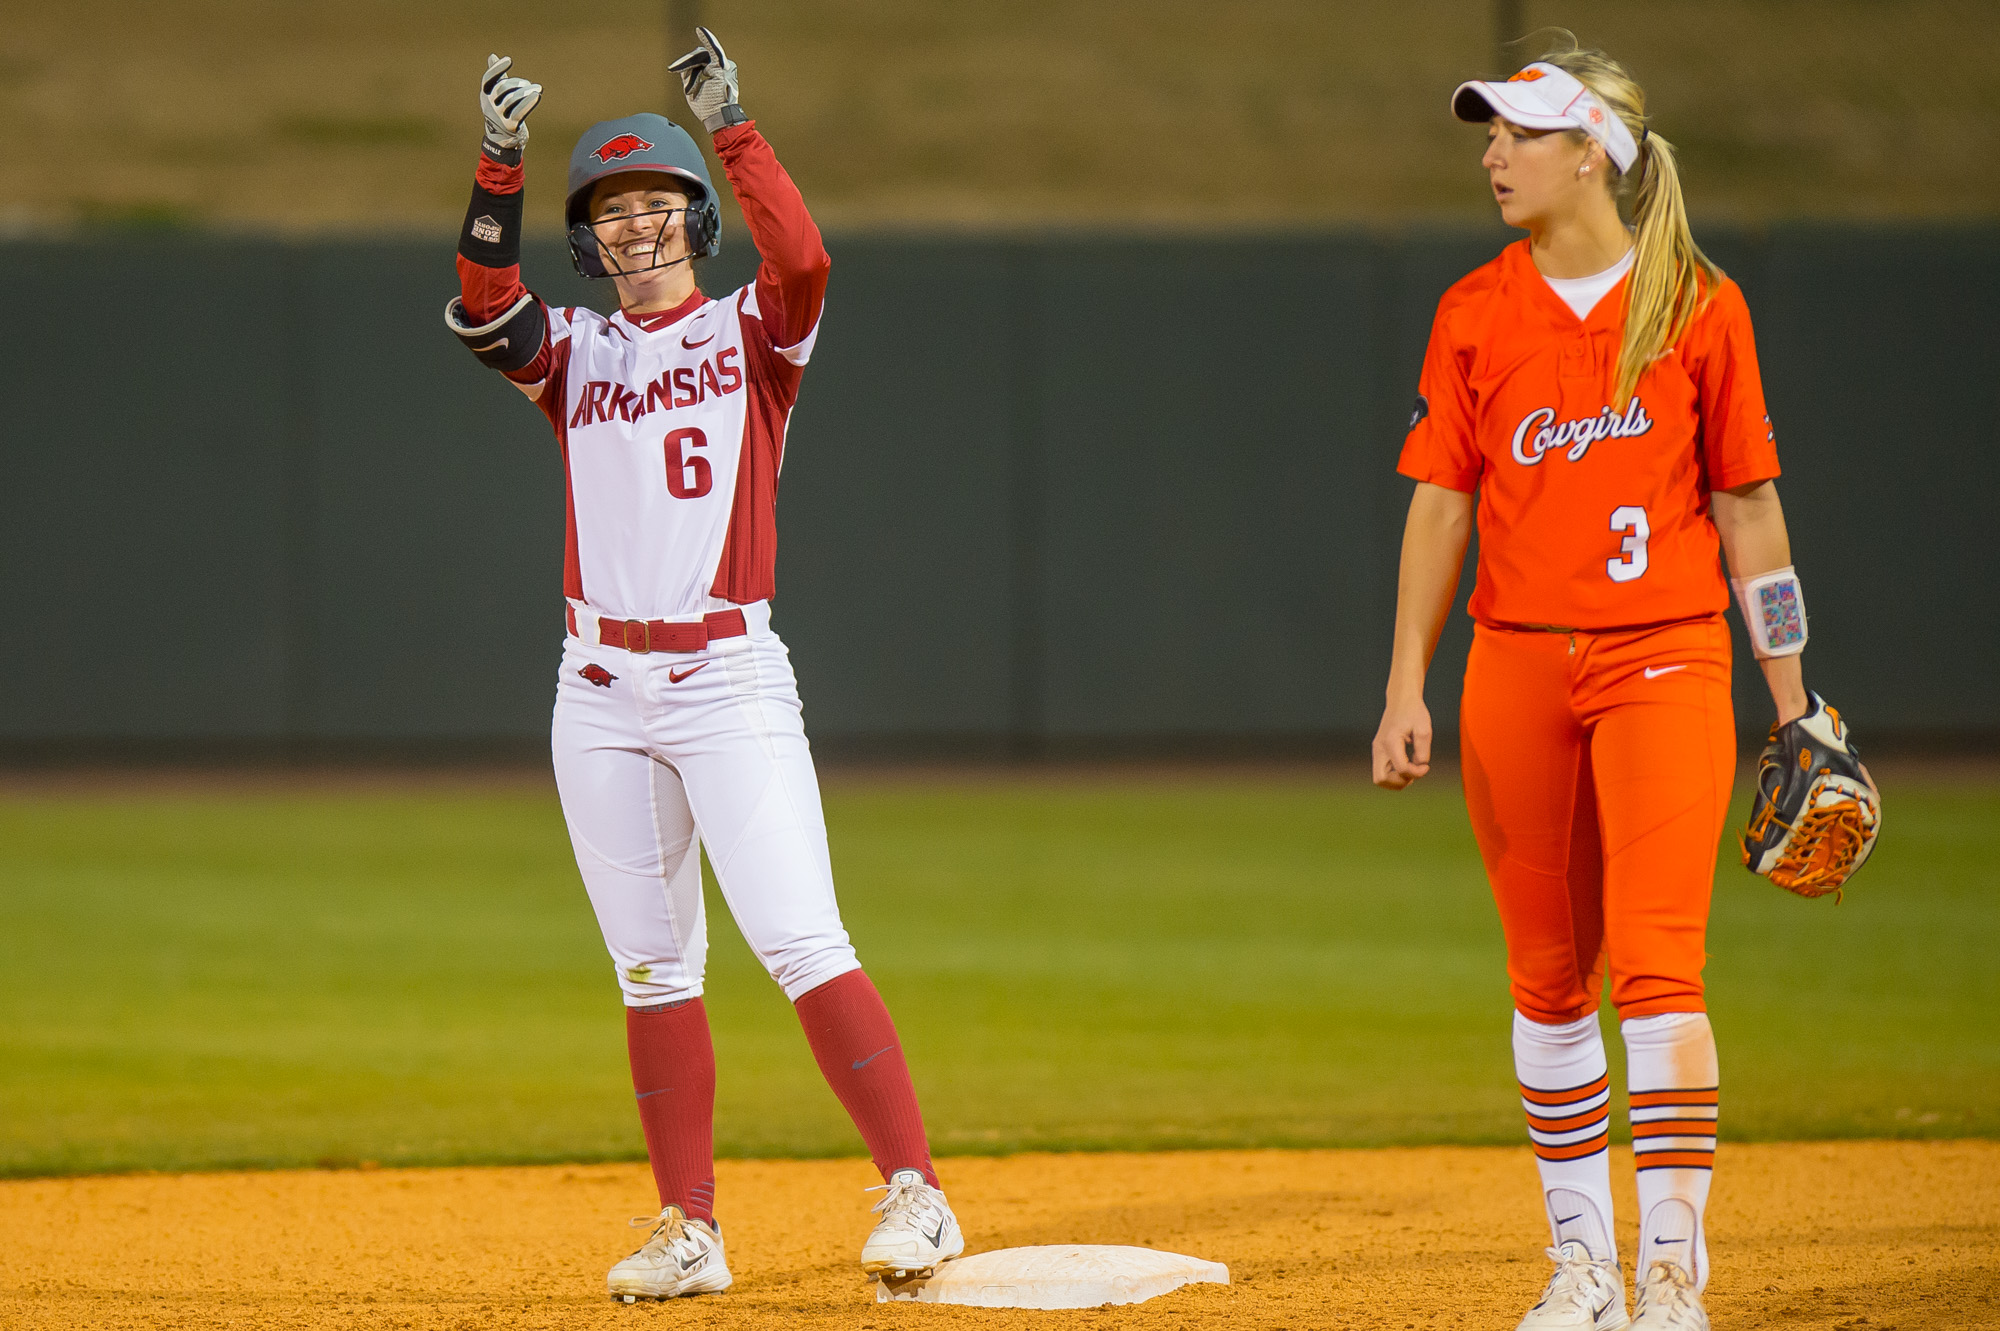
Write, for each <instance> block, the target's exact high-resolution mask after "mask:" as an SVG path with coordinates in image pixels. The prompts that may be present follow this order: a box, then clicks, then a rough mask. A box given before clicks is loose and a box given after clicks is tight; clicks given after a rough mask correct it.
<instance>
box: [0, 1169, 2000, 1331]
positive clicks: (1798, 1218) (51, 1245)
mask: <svg viewBox="0 0 2000 1331" xmlns="http://www.w3.org/2000/svg"><path fill="white" fill-rule="evenodd" d="M1720 1164H1721V1166H1722V1168H1721V1171H1720V1173H1719V1175H1718V1179H1717V1185H1716V1190H1715V1197H1714V1201H1713V1204H1712V1206H1711V1209H1710V1217H1709V1218H1710V1232H1711V1244H1712V1250H1713V1252H1714V1255H1715V1259H1716V1275H1715V1278H1714V1280H1713V1282H1712V1284H1711V1285H1710V1289H1709V1307H1710V1311H1711V1313H1712V1314H1713V1316H1714V1319H1715V1324H1716V1326H1717V1328H1718V1331H1729V1328H1744V1327H1785V1328H1813V1327H1829V1328H1832V1327H1839V1328H1842V1329H1843V1331H1890V1329H1891V1328H1895V1329H1896V1331H1910V1329H1911V1328H1920V1327H1939V1328H1944V1327H1951V1328H1963V1327H1990V1326H2000V1143H1995V1142H1858V1143H1825V1144H1807V1145H1763V1146H1758V1145H1727V1144H1726V1145H1725V1146H1724V1150H1723V1155H1722V1157H1721V1160H1720ZM1630 1169H1631V1163H1630V1154H1629V1152H1622V1151H1621V1152H1618V1153H1616V1154H1615V1155H1614V1171H1615V1172H1614V1177H1622V1179H1623V1186H1622V1191H1621V1193H1620V1196H1619V1205H1620V1207H1621V1208H1622V1211H1621V1214H1620V1217H1619V1219H1620V1221H1621V1228H1622V1229H1623V1231H1624V1234H1623V1239H1622V1241H1623V1243H1624V1245H1625V1247H1626V1250H1627V1251H1629V1250H1630V1246H1631V1244H1632V1241H1633V1236H1632V1215H1631V1211H1632V1193H1631V1185H1630V1178H1631V1172H1630ZM942 1172H943V1174H944V1178H945V1183H946V1185H947V1186H948V1188H949V1189H950V1191H951V1194H952V1197H953V1199H954V1201H955V1203H956V1205H957V1207H958V1210H959V1213H960V1215H961V1216H962V1217H963V1219H964V1221H965V1227H966V1231H967V1235H968V1239H969V1241H970V1244H971V1247H972V1249H973V1250H975V1251H977V1250H981V1249H986V1248H994V1247H1007V1246H1013V1245H1017V1244H1032V1243H1057V1242H1085V1243H1139V1244H1145V1245H1149V1246H1154V1247H1161V1248H1169V1249H1173V1250H1175V1251H1179V1252H1185V1253H1191V1254H1194V1255H1196V1256H1200V1257H1206V1258H1210V1259H1213V1260H1216V1261H1221V1262H1225V1263H1227V1264H1228V1265H1229V1268H1230V1271H1231V1273H1232V1275H1233V1276H1234V1278H1235V1284H1234V1285H1233V1286H1232V1287H1230V1288H1227V1289H1223V1288H1220V1287H1213V1286H1205V1287H1191V1288H1189V1289H1185V1290H1181V1291H1178V1292H1176V1293H1173V1294H1168V1295H1166V1296H1164V1297H1162V1298H1159V1299H1156V1300H1154V1301H1152V1302H1150V1303H1147V1304H1144V1305H1141V1306H1138V1307H1132V1308H1122V1309H1106V1310H1103V1311H1093V1312H1082V1313H1036V1312H1019V1311H987V1310H976V1309H968V1308H939V1307H926V1306H916V1305H908V1304H895V1305H887V1306H879V1307H878V1306H877V1305H876V1304H874V1303H873V1302H872V1298H873V1287H872V1286H870V1285H868V1284H867V1283H866V1282H865V1281H864V1280H863V1278H862V1277H861V1275H860V1272H859V1270H858V1268H857V1267H856V1266H855V1264H854V1257H855V1254H856V1252H857V1251H858V1249H859V1245H860V1242H861V1237H862V1235H863V1234H864V1233H865V1232H866V1229H867V1224H868V1220H869V1216H868V1211H867V1207H868V1203H869V1200H870V1199H869V1198H868V1197H867V1195H865V1194H864V1193H863V1192H862V1191H861V1189H862V1188H864V1187H866V1186H867V1185H868V1184H870V1183H872V1182H874V1181H875V1180H874V1178H873V1176H872V1171H871V1170H870V1169H869V1167H868V1166H867V1165H866V1164H865V1163H863V1162H860V1161H852V1160H835V1161H809V1162H788V1161H747V1162H724V1163H723V1164H722V1165H721V1167H720V1171H719V1179H718V1184H719V1193H720V1199H719V1200H720V1214H721V1216H722V1218H723V1224H724V1233H725V1234H726V1235H727V1236H728V1239H729V1257H730V1265H731V1267H732V1268H733V1269H734V1270H735V1272H736V1277H737V1280H736V1286H735V1288H734V1289H732V1290H730V1291H729V1292H728V1293H726V1294H723V1295H720V1296H712V1297H707V1298H702V1299H693V1300H681V1301H677V1302H675V1303H670V1304H666V1305H653V1304H641V1305H636V1306H631V1307H627V1306H622V1305H617V1304H612V1303H610V1302H608V1301H606V1300H605V1299H604V1298H603V1296H602V1294H601V1291H602V1290H603V1288H604V1285H603V1278H604V1271H605V1268H606V1267H607V1266H609V1265H610V1263H611V1262H612V1261H613V1260H615V1259H616V1258H617V1257H619V1256H621V1255H623V1253H624V1252H625V1251H626V1250H627V1249H628V1248H629V1247H630V1246H631V1245H632V1241H633V1238H632V1235H631V1234H630V1233H629V1232H628V1231H627V1230H626V1229H625V1228H624V1227H623V1225H622V1221H623V1219H624V1217H625V1216H627V1215H628V1214H634V1213H637V1212H639V1211H642V1210H645V1209H646V1208H647V1206H648V1203H649V1201H650V1198H651V1187H650V1180H649V1178H648V1176H647V1175H646V1173H645V1170H644V1168H643V1167H642V1166H636V1165H592V1166H550V1167H537V1168H493V1169H425V1170H374V1171H339V1172H336V1171H307V1172H297V1173H274V1174H191V1175H141V1176H125V1177H112V1178H80V1179H37V1180H25V1181H16V1182H8V1183H0V1236H4V1238H0V1326H5V1327H10V1328H12V1327H25V1328H44V1327H46V1328H57V1327H61V1328H96V1327H104V1328H112V1327H116V1328H119V1329H120V1331H131V1329H133V1328H153V1327H174V1328H180V1327H189V1328H192V1327H338V1328H356V1329H368V1328H394V1329H397V1331H401V1329H402V1328H410V1329H412V1331H417V1329H422V1328H466V1329H467V1331H471V1329H472V1328H480V1329H481V1331H489V1329H498V1331H506V1329H509V1328H542V1327H546V1328H551V1329H553V1328H564V1329H565V1331H567V1329H569V1328H595V1327H617V1328H626V1327H648V1328H664V1327H669V1326H676V1327H678V1326H698V1327H716V1328H728V1327H739V1326H741V1327H783V1328H786V1329H787V1331H791V1329H792V1328H805V1327H821V1326H825V1327H836V1326H837V1327H860V1328H867V1329H869V1331H888V1329H889V1328H892V1327H895V1326H909V1325H918V1324H923V1325H932V1326H937V1325H944V1324H951V1325H968V1326H969V1325H980V1326H987V1325H992V1326H1029V1325H1033V1326H1054V1325H1059V1324H1060V1325H1070V1324H1076V1323H1081V1324H1083V1325H1089V1326H1100V1325H1101V1326H1106V1327H1113V1326H1128V1325H1129V1326H1134V1327H1193V1326H1211V1325H1215V1324H1218V1323H1219V1322H1222V1321H1224V1320H1225V1319H1226V1321H1227V1323H1228V1324H1229V1325H1230V1326H1232V1327H1238V1326H1240V1327H1261V1328H1273V1329H1275V1328H1280V1327H1283V1328H1295V1329H1299V1331H1303V1328H1307V1327H1382V1328H1389V1329H1390V1331H1428V1328H1433V1327H1436V1328H1445V1327H1451V1328H1458V1327H1494V1328H1499V1329H1500V1331H1505V1329H1506V1328H1510V1327H1512V1326H1513V1325H1514V1322H1515V1320H1516V1319H1517V1318H1518V1317H1519V1316H1520V1314H1521V1312H1522V1311H1523V1310H1524V1309H1525V1308H1526V1307H1527V1305H1528V1304H1529V1303H1531V1302H1533V1299H1534V1297H1535V1295H1536V1293H1538V1292H1539V1289H1540V1286H1541V1282H1542V1278H1543V1259H1542V1257H1541V1252H1540V1249H1541V1246H1542V1243H1543V1242H1544V1238H1543V1235H1542V1234H1538V1233H1537V1229H1538V1227H1539V1221H1538V1219H1537V1215H1536V1210H1535V1201H1534V1182H1533V1180H1534V1167H1533V1162H1532V1160H1531V1158H1530V1156H1529V1154H1528V1152H1527V1150H1526V1149H1525V1148H1518V1149H1497V1148H1484V1149H1482V1148H1463V1147H1440V1148H1431V1149H1409V1150H1383V1151H1240V1152H1229V1151H1223V1152H1190V1153H1185V1154H1157V1155H1027V1156H1015V1157H1011V1158H1006V1159H964V1160H951V1161H947V1162H945V1164H944V1168H943V1171H942Z"/></svg>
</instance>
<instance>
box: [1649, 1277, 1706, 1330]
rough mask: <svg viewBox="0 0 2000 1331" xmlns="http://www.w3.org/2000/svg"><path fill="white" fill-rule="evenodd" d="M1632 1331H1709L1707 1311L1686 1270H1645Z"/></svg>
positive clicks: (1699, 1292)
mask: <svg viewBox="0 0 2000 1331" xmlns="http://www.w3.org/2000/svg"><path fill="white" fill-rule="evenodd" d="M1632 1331H1708V1310H1707V1309H1706V1308H1703V1307H1702V1306H1701V1291H1700V1290H1698V1289H1696V1288H1695V1287H1694V1277H1693V1276H1691V1275H1689V1274H1688V1269H1687V1268H1686V1267H1685V1266H1682V1265H1681V1264H1680V1263H1679V1262H1654V1263H1653V1264H1652V1265H1651V1266H1649V1267H1647V1268H1646V1276H1645V1278H1644V1279H1643V1280H1641V1281H1640V1282H1639V1298H1638V1308H1637V1315H1636V1316H1635V1317H1633V1319H1632Z"/></svg>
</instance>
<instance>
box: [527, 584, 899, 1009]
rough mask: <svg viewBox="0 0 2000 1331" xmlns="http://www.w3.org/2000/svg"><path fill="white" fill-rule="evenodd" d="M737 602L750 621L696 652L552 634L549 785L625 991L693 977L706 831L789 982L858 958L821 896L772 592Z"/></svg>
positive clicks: (745, 922)
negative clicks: (559, 645)
mask: <svg viewBox="0 0 2000 1331" xmlns="http://www.w3.org/2000/svg"><path fill="white" fill-rule="evenodd" d="M743 610H744V618H745V621H746V622H747V624H748V626H749V629H750V632H749V634H748V635H747V636H743V637H736V638H722V639H718V640H716V641H714V642H712V643H710V644H709V646H708V648H707V649H706V650H704V651H700V652H654V653H649V654H643V655H639V654H634V653H631V652H627V651H626V650H624V649H623V648H620V647H606V646H602V645H600V644H598V643H595V642H585V641H583V640H581V639H579V638H577V637H574V636H571V637H569V638H566V639H565V640H564V643H563V661H562V671H561V674H560V676H559V678H558V680H557V684H556V708H555V723H554V727H553V736H552V743H553V748H554V752H555V772H556V786H557V789H558V790H559V791H560V792H561V795H562V807H563V817H564V818H565V819H566V820H567V821H568V823H569V834H570V842H571V844H572V845H573V846H574V848H575V850H576V865H577V868H578V869H579V870H580V871H581V872H582V874H583V885H584V888H585V890H586V891H588V892H589V894H590V904H591V906H592V908H593V909H595V910H596V912H597V923H598V927H599V928H600V929H601V930H602V931H603V933H604V944H605V946H606V947H607V948H608V949H609V950H610V952H611V959H612V963H613V965H614V966H615V967H616V969H617V973H618V986H619V988H620V989H621V990H623V991H624V996H625V1002H626V1004H627V1005H628V1006H631V1007H643V1006H646V1005H649V1004H653V1003H664V1002H672V1001H675V1000H678V999H684V998H693V997H695V996H696V995H698V994H700V993H701V991H702V975H703V971H704V969H705V967H706V964H707V960H708V927H707V921H706V919H705V916H704V912H703V908H702V891H701V849H702V847H704V846H705V847H707V849H708V858H709V863H710V865H711V866H712V867H713V868H714V870H715V876H716V879H717V881H718V882H719V883H720V884H721V887H722V896H723V900H725V901H726V902H727V903H728V904H729V912H730V914H731V915H733V916H734V917H735V919H736V925H737V927H738V928H739V929H741V930H742V932H743V936H744V938H745V939H747V940H748V941H749V943H750V947H751V949H752V950H753V951H754V952H755V953H756V954H757V959H758V960H759V961H761V962H762V963H763V964H764V969H765V970H767V971H769V972H770V975H771V978H772V979H773V980H775V981H777V983H778V985H779V986H780V987H781V988H782V989H783V990H784V991H785V996H786V997H787V998H790V999H794V1000H796V999H797V998H798V997H799V996H800V995H801V994H804V993H806V992H807V991H809V990H812V989H816V988H818V987H819V986H820V985H822V984H825V983H826V982H827V981H828V980H831V979H833V978H834V977H835V976H837V975H841V974H844V973H845V972H847V971H851V970H855V969H857V968H858V967H859V966H860V964H861V963H860V962H859V961H857V960H856V959H855V956H854V948H853V946H852V945H851V944H850V943H849V942H848V938H847V930H846V929H845V928H844V927H843V926H842V925H841V922H840V909H839V907H838V905H837V904H836V903H835V901H834V894H833V869H832V864H831V861H830V859H829V857H828V854H827V846H826V821H825V817H824V815H823V814H822V813H821V810H820V800H819V779H818V776H817V775H816V774H815V772H814V770H813V762H812V753H811V751H810V750H809V749H808V747H807V745H806V734H805V726H804V723H803V721H802V720H801V717H800V710H799V694H798V682H797V680H796V679H795V678H794V676H793V674H792V666H791V658H790V654H789V653H788V652H787V651H786V650H785V644H784V643H783V642H781V641H780V640H779V638H778V636H777V635H776V634H775V633H773V632H771V628H770V607H769V603H768V602H765V603H760V604H758V605H754V606H745V607H744V608H743ZM592 666H595V667H597V668H598V669H596V670H591V669H589V667H592Z"/></svg>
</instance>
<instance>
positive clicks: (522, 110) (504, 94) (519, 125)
mask: <svg viewBox="0 0 2000 1331" xmlns="http://www.w3.org/2000/svg"><path fill="white" fill-rule="evenodd" d="M513 64H514V57H513V56H510V55H489V56H487V57H486V76H485V77H484V78H482V79H480V80H479V113H480V114H481V115H483V116H484V117H486V146H487V147H489V148H492V149H494V150H495V151H496V152H507V151H510V150H518V149H520V148H523V147H526V146H527V142H528V123H527V122H528V113H529V112H530V111H532V110H534V109H535V107H536V105H537V104H538V103H539V102H540V101H541V100H542V85H541V84H539V83H530V82H528V81H527V80H526V79H523V78H512V79H510V78H508V77H506V74H507V71H508V69H509V68H511V67H512V66H513Z"/></svg>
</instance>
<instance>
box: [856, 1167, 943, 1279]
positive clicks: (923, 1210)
mask: <svg viewBox="0 0 2000 1331" xmlns="http://www.w3.org/2000/svg"><path fill="white" fill-rule="evenodd" d="M882 1190H886V1191H887V1192H888V1196H886V1197H884V1198H883V1199H882V1200H881V1201H879V1202H877V1203H876V1204H875V1210H876V1211H877V1212H878V1213H880V1215H881V1217H882V1222H881V1223H880V1224H878V1225H876V1226H875V1230H874V1232H873V1233H871V1234H870V1235H869V1236H868V1242H866V1243H864V1244H862V1245H861V1269H862V1270H864V1271H866V1272H867V1273H868V1274H869V1275H872V1276H881V1277H882V1278H883V1279H885V1280H904V1279H907V1278H909V1277H911V1276H919V1275H924V1274H926V1273H927V1272H929V1271H931V1270H933V1269H935V1268H936V1267H937V1266H938V1265H939V1264H940V1263H943V1262H948V1261H950V1260H951V1259H952V1258H954V1257H956V1256H958V1255H959V1254H960V1253H962V1252H964V1251H965V1236H964V1235H963V1234H961V1233H959V1231H958V1217H957V1216H955V1215H953V1214H952V1213H951V1203H950V1202H948V1201H946V1200H945V1199H944V1192H943V1191H942V1190H941V1189H938V1188H933V1187H932V1186H931V1185H930V1184H928V1183H926V1182H924V1176H923V1175H922V1174H921V1173H919V1172H918V1171H917V1170H914V1169H899V1170H897V1171H896V1172H895V1173H893V1174H891V1175H890V1176H889V1181H888V1182H887V1183H885V1184H883V1185H882V1188H881V1189H876V1188H870V1189H869V1190H868V1191H870V1192H877V1191H882Z"/></svg>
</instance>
